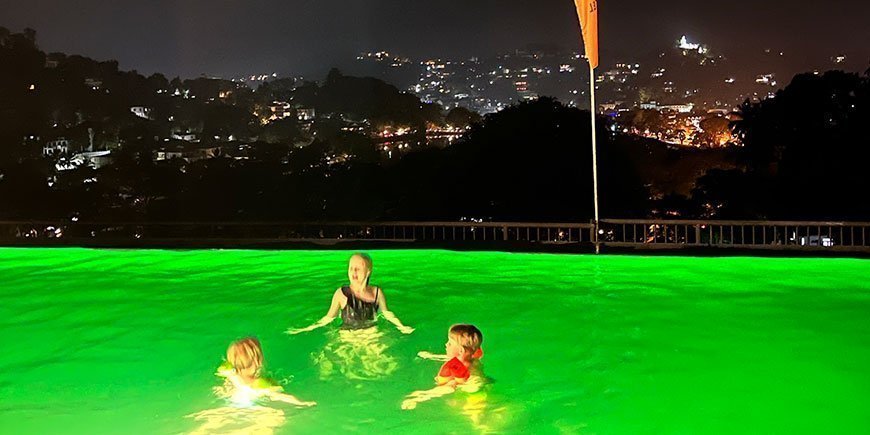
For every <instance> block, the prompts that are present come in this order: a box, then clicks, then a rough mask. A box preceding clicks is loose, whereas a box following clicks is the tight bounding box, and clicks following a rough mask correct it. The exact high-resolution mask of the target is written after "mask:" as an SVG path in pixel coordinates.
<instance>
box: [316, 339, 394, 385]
mask: <svg viewBox="0 0 870 435" xmlns="http://www.w3.org/2000/svg"><path fill="white" fill-rule="evenodd" d="M383 336H384V333H383V332H380V331H378V329H377V327H371V328H366V329H355V330H346V329H340V330H338V332H337V333H331V336H330V338H329V342H328V343H327V345H326V347H324V348H323V350H322V351H320V352H319V353H315V354H312V357H313V359H314V363H315V364H317V366H318V367H320V377H321V379H329V378H331V377H332V376H333V375H335V374H336V373H340V374H341V375H343V376H344V377H346V378H347V379H365V380H371V379H377V378H380V377H383V376H386V375H389V374H392V373H393V372H395V371H396V368H397V367H398V363H397V361H396V359H395V358H394V357H392V356H391V355H389V354H387V353H386V351H387V349H388V347H389V346H387V345H386V344H384V340H383Z"/></svg>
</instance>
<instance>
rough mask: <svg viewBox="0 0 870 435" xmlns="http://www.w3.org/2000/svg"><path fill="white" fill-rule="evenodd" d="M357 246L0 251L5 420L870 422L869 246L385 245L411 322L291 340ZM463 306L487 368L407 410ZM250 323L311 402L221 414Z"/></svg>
mask: <svg viewBox="0 0 870 435" xmlns="http://www.w3.org/2000/svg"><path fill="white" fill-rule="evenodd" d="M349 254H350V253H349V252H339V251H233V250H227V251H160V250H89V249H0V277H2V279H0V324H2V333H3V334H2V337H3V344H4V346H3V352H2V355H3V356H2V358H0V398H2V399H0V428H3V430H2V431H3V432H4V433H180V432H191V431H194V430H195V429H197V428H201V427H202V426H203V425H204V424H206V423H209V422H211V423H214V419H218V418H220V419H224V420H225V421H230V423H232V424H234V425H237V426H240V427H243V426H244V425H245V424H249V423H250V424H253V423H251V422H252V421H259V422H260V424H263V425H266V426H268V425H271V426H274V427H275V428H276V431H277V433H329V432H332V433H343V432H370V431H373V430H390V431H395V432H398V433H415V434H427V433H445V432H447V433H464V432H468V431H471V432H472V433H474V432H486V431H493V432H507V433H516V432H523V431H526V432H528V431H532V432H535V433H590V434H591V433H595V434H638V433H650V434H653V433H655V434H659V433H867V432H868V431H870V407H868V406H867V397H868V396H870V282H868V281H870V280H868V279H867V277H868V276H870V261H866V260H855V259H786V258H775V259H774V258H763V259H762V258H689V257H638V256H600V257H596V256H591V255H548V254H508V253H468V252H448V251H374V252H371V254H372V257H373V258H374V274H373V276H372V282H373V283H375V284H378V285H381V286H383V288H384V289H385V291H386V294H387V296H388V302H389V305H390V308H391V309H392V310H393V311H394V312H396V314H397V315H398V316H399V317H400V318H401V319H402V321H404V322H405V323H406V324H408V325H411V326H414V327H415V328H417V330H416V331H415V332H414V333H413V334H411V335H402V334H400V333H398V332H397V331H396V330H395V329H393V328H392V327H391V325H389V324H386V322H383V321H382V323H381V325H380V329H379V331H378V332H379V334H380V335H381V336H380V337H374V338H371V337H369V338H364V339H361V340H358V341H353V340H350V341H349V340H347V339H346V337H344V338H343V337H341V336H340V334H339V333H338V331H336V329H337V328H336V327H335V326H333V327H328V328H325V329H320V330H317V331H314V332H309V333H306V334H301V335H294V336H289V335H286V334H284V333H283V332H284V330H285V329H286V328H288V327H290V326H305V325H307V324H309V323H311V322H313V321H314V320H316V319H318V318H319V317H320V316H322V315H323V314H324V312H325V311H326V309H327V307H328V304H329V300H330V297H331V293H332V291H334V290H335V288H337V287H338V286H340V285H341V284H342V283H343V282H344V281H345V280H346V279H347V276H346V270H347V263H346V262H347V258H348V257H349ZM456 322H471V323H475V324H476V325H478V326H479V327H480V328H481V330H482V331H483V333H484V345H483V347H484V349H485V350H486V356H485V358H484V360H483V362H484V367H485V371H486V374H487V376H489V377H491V378H492V380H493V383H492V384H491V385H489V386H488V387H487V389H486V393H485V395H480V394H478V395H474V396H469V395H463V394H455V395H454V396H452V397H449V398H442V399H436V400H433V401H431V402H427V403H423V404H421V405H420V406H419V407H418V408H417V409H415V410H412V411H403V410H401V409H400V403H401V401H402V398H403V397H404V395H406V394H408V393H410V392H411V391H414V390H418V389H422V388H428V387H429V386H431V382H432V377H433V376H434V375H435V373H436V372H437V369H438V363H434V362H431V361H423V360H420V359H419V358H417V357H416V356H415V354H416V353H417V352H418V351H420V350H429V351H433V352H438V351H443V346H444V341H445V335H446V330H447V328H448V327H449V326H450V324H451V323H456ZM246 335H256V336H258V337H259V338H260V340H261V341H262V343H263V348H264V352H265V357H266V364H267V367H268V368H269V371H270V372H271V373H272V374H273V375H274V376H275V377H277V378H279V379H281V380H282V381H283V382H285V383H286V389H287V391H289V392H290V393H292V394H295V395H297V396H299V397H300V398H302V399H304V400H314V401H317V402H318V406H316V407H313V408H308V409H296V408H293V407H289V406H280V405H269V407H268V408H266V409H260V410H258V411H256V412H253V411H252V413H248V414H244V415H241V414H239V415H233V414H231V413H222V412H221V411H220V410H221V409H224V408H223V407H224V405H225V404H224V403H222V402H221V401H220V400H219V399H216V398H215V397H214V395H213V394H212V391H211V388H212V387H213V386H216V385H217V384H218V381H217V378H215V376H214V375H213V373H214V369H215V367H216V366H217V365H218V364H219V363H220V362H221V358H222V356H223V354H224V352H225V349H226V346H227V345H228V344H229V342H230V341H231V340H233V339H236V338H240V337H242V336H246ZM347 361H353V362H352V363H350V364H347ZM240 412H242V411H240ZM258 413H259V414H258ZM246 419H247V420H246ZM264 422H267V423H264Z"/></svg>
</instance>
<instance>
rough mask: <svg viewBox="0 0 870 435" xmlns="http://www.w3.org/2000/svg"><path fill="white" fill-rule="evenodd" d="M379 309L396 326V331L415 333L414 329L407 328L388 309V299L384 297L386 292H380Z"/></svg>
mask: <svg viewBox="0 0 870 435" xmlns="http://www.w3.org/2000/svg"><path fill="white" fill-rule="evenodd" d="M378 307H379V309H380V310H381V314H383V315H384V318H385V319H387V321H388V322H390V323H392V324H393V325H396V329H398V330H399V332H401V333H402V334H410V333H412V332H414V328H412V327H410V326H405V325H403V324H402V321H401V320H399V318H398V317H396V315H395V314H393V312H392V311H390V309H389V308H387V298H386V297H385V296H384V290H383V289H381V291H379V292H378Z"/></svg>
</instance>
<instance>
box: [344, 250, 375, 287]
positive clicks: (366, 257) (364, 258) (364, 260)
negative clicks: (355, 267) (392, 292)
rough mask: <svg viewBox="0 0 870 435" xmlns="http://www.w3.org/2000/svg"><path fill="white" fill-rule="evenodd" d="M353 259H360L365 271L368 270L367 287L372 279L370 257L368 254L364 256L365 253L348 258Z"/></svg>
mask: <svg viewBox="0 0 870 435" xmlns="http://www.w3.org/2000/svg"><path fill="white" fill-rule="evenodd" d="M353 257H359V258H362V261H363V263H365V264H366V269H368V271H369V276H368V277H367V278H366V285H369V280H370V279H371V277H372V266H373V263H372V257H371V256H370V255H369V254H366V253H365V252H355V253H354V254H353V255H351V256H350V258H353Z"/></svg>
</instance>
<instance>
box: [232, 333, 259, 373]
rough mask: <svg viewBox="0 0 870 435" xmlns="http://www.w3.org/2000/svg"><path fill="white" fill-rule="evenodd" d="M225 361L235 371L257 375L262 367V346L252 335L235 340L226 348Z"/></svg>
mask: <svg viewBox="0 0 870 435" xmlns="http://www.w3.org/2000/svg"><path fill="white" fill-rule="evenodd" d="M227 361H228V362H229V363H230V364H232V365H233V369H235V371H236V373H238V374H240V375H242V376H246V377H250V378H254V377H257V376H259V372H260V369H261V368H262V367H263V348H262V347H260V342H259V340H257V339H256V338H254V337H248V338H243V339H241V340H236V341H234V342H232V344H230V347H228V348H227Z"/></svg>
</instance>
